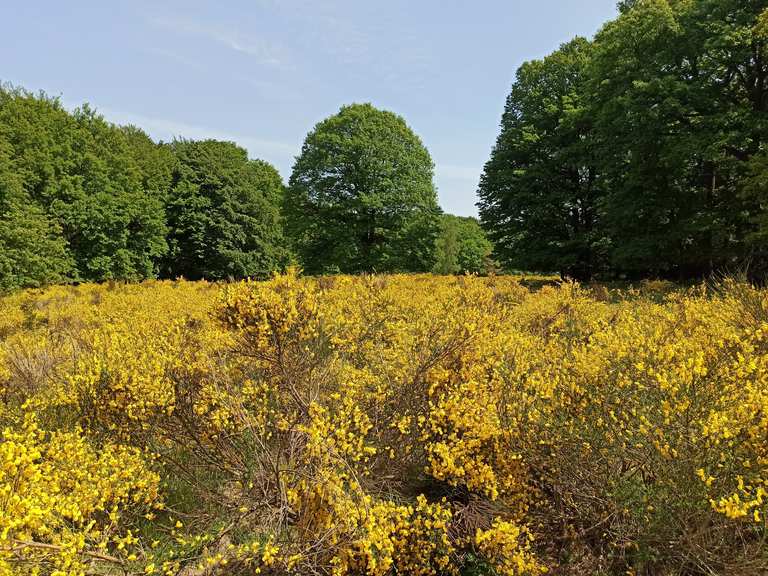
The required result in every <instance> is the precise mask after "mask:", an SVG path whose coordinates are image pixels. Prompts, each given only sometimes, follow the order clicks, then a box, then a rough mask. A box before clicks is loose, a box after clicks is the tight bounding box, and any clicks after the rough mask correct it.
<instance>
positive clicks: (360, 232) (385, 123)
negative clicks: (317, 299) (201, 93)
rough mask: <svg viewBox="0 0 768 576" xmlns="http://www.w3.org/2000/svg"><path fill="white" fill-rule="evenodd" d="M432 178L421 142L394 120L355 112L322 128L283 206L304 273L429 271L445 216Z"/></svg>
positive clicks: (361, 107)
mask: <svg viewBox="0 0 768 576" xmlns="http://www.w3.org/2000/svg"><path fill="white" fill-rule="evenodd" d="M432 176H433V165H432V160H431V158H430V156H429V153H428V152H427V150H426V148H425V147H424V145H423V144H422V142H421V140H420V139H419V138H418V137H417V136H416V135H415V134H414V133H413V131H411V129H410V128H409V127H408V126H407V125H406V123H405V121H404V120H403V119H402V118H401V117H399V116H397V115H395V114H393V113H391V112H386V111H382V110H377V109H376V108H374V107H373V106H371V105H370V104H355V105H351V106H345V107H343V108H342V109H341V110H340V112H339V113H338V114H336V115H334V116H331V117H330V118H328V119H326V120H324V121H322V122H320V123H319V124H318V125H317V126H315V128H314V130H313V131H312V132H310V133H309V134H308V135H307V138H306V140H305V141H304V145H303V147H302V150H301V154H300V155H299V157H298V158H297V160H296V164H295V165H294V168H293V174H292V175H291V179H290V184H289V189H288V193H287V195H286V202H285V211H286V218H287V225H288V232H289V234H290V236H291V238H292V240H293V242H294V245H295V248H296V250H297V252H298V255H299V256H300V258H301V262H302V265H303V266H304V268H305V270H306V271H308V272H311V273H322V272H333V271H339V272H359V271H377V272H387V271H425V270H429V269H430V268H431V267H432V264H433V261H434V255H433V253H434V241H435V236H436V233H437V228H438V223H439V214H440V209H439V207H438V205H437V195H436V192H435V187H434V185H433V183H432Z"/></svg>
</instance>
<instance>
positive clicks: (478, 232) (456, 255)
mask: <svg viewBox="0 0 768 576" xmlns="http://www.w3.org/2000/svg"><path fill="white" fill-rule="evenodd" d="M492 252H493V244H491V242H490V241H489V240H488V238H487V237H486V235H485V232H484V231H483V229H482V228H481V227H480V223H479V222H478V221H477V220H476V219H475V218H462V217H460V216H454V215H452V214H443V216H442V219H441V222H440V234H439V235H438V237H437V240H436V241H435V260H436V262H435V265H434V268H433V271H434V272H435V273H436V274H464V273H466V272H470V273H472V274H487V273H488V272H490V271H491V270H492V269H493V261H492V260H491V253H492Z"/></svg>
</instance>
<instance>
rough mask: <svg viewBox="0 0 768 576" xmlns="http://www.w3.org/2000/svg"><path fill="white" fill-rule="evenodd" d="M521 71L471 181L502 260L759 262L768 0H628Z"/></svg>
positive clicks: (597, 268)
mask: <svg viewBox="0 0 768 576" xmlns="http://www.w3.org/2000/svg"><path fill="white" fill-rule="evenodd" d="M619 9H620V14H619V16H618V17H617V18H616V19H615V20H613V21H611V22H609V23H608V24H606V25H605V26H604V27H603V28H602V29H601V30H600V31H599V33H598V34H597V35H596V37H595V38H594V40H593V41H588V40H586V39H584V38H576V39H574V40H573V41H571V42H569V43H567V44H564V45H563V46H561V47H560V48H559V49H558V50H556V51H555V52H553V53H552V54H550V55H549V56H547V57H545V58H543V59H541V60H534V61H531V62H527V63H525V64H523V65H522V66H521V67H520V68H519V69H518V71H517V75H516V79H515V81H514V83H513V86H512V90H511V92H510V94H509V97H508V98H507V102H506V106H505V110H504V114H503V117H502V120H501V133H500V135H499V137H498V140H497V142H496V145H495V148H494V150H493V152H492V154H491V158H490V160H489V161H488V163H487V164H486V166H485V170H484V173H483V176H482V179H481V183H480V187H479V198H480V200H479V203H478V207H479V212H480V217H481V220H482V223H483V226H484V227H485V229H486V230H487V231H488V233H489V236H490V238H491V239H492V241H493V242H494V244H495V249H496V255H497V257H498V258H499V260H500V261H501V262H502V263H503V264H504V265H506V266H510V267H515V268H523V269H535V270H548V271H560V272H561V273H562V274H563V275H568V276H572V277H575V278H580V279H589V278H592V277H595V276H604V277H606V276H607V277H617V276H623V277H629V278H633V277H645V276H658V277H670V278H692V277H702V276H706V275H709V274H711V273H713V272H718V271H730V272H733V271H736V270H739V271H742V270H744V269H749V270H750V271H751V272H752V273H754V274H760V275H762V274H764V273H765V272H766V271H767V270H768V251H766V248H765V246H766V244H765V241H766V238H768V210H766V208H767V207H768V148H767V147H766V144H767V142H766V141H767V140H768V133H767V132H766V129H768V114H767V113H768V48H767V46H768V2H766V1H765V0H692V1H691V0H624V1H623V2H621V3H620V4H619Z"/></svg>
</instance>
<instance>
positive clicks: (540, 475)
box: [0, 272, 768, 576]
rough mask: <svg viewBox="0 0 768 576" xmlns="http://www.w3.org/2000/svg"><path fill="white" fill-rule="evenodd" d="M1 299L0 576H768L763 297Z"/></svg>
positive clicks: (190, 288)
mask: <svg viewBox="0 0 768 576" xmlns="http://www.w3.org/2000/svg"><path fill="white" fill-rule="evenodd" d="M542 284H543V285H538V286H536V287H535V288H533V289H531V288H529V287H526V286H525V285H523V283H522V282H521V281H520V280H519V279H517V278H514V277H504V276H500V277H490V278H477V277H457V278H454V277H450V278H449V277H437V276H429V275H424V276H361V277H347V276H338V277H326V278H303V277H299V276H297V274H296V273H294V272H289V273H287V274H285V275H282V276H276V277H275V278H274V279H272V280H270V281H268V282H244V283H236V284H227V285H213V284H207V283H204V282H197V283H190V282H183V281H180V282H147V283H144V284H140V285H122V284H105V285H99V286H97V285H82V286H77V287H73V286H60V287H53V288H49V289H45V290H34V291H27V292H22V293H17V294H14V295H10V296H6V297H5V298H2V299H0V427H1V428H2V436H1V437H0V576H22V575H24V576H26V575H30V574H31V575H40V576H43V575H54V576H75V575H86V574H88V575H118V574H119V575H124V576H126V575H149V574H157V575H168V576H172V575H178V576H202V575H209V574H222V575H240V574H243V575H245V574H248V575H251V574H263V575H270V574H273V575H277V574H297V575H326V574H327V575H333V576H385V575H402V576H405V575H413V576H444V575H445V576H448V575H460V574H461V575H497V576H517V575H520V576H522V575H529V576H533V575H539V574H544V573H548V574H564V575H565V574H567V575H599V574H605V575H612V574H617V575H618V574H622V575H627V574H629V575H655V574H669V575H672V574H679V575H683V574H690V575H705V574H707V575H710V574H744V575H747V574H760V573H765V571H766V570H768V546H767V545H766V536H767V535H768V533H767V531H766V514H767V513H768V510H766V508H767V507H768V500H766V495H768V354H767V352H768V291H765V290H761V289H757V288H752V287H750V286H748V285H744V284H739V283H737V282H732V281H726V282H723V283H721V284H718V285H716V286H713V285H710V286H701V287H696V288H687V289H670V288H669V287H667V286H665V285H658V286H657V285H654V284H646V285H644V286H642V287H641V288H640V289H637V290H632V289H626V290H609V289H608V288H605V287H580V286H578V285H575V284H570V283H556V282H551V283H549V284H547V283H542Z"/></svg>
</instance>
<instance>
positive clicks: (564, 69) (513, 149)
mask: <svg viewBox="0 0 768 576" xmlns="http://www.w3.org/2000/svg"><path fill="white" fill-rule="evenodd" d="M590 51H591V46H590V44H589V42H587V41H586V40H584V39H581V38H577V39H576V40H574V41H572V42H570V43H569V44H566V45H564V46H562V47H561V48H560V49H559V50H558V51H557V52H555V53H554V54H552V55H551V56H548V57H547V58H545V59H544V60H536V61H532V62H528V63H526V64H524V65H523V66H522V67H521V68H520V69H519V70H518V72H517V77H516V80H515V83H514V85H513V86H512V92H511V93H510V95H509V97H508V98H507V104H506V107H505V109H504V115H503V117H502V120H501V134H500V135H499V138H498V141H497V143H496V147H495V148H494V150H493V153H492V154H491V159H490V160H489V161H488V163H487V164H486V166H485V171H484V173H483V176H482V179H481V182H480V191H479V196H480V202H479V204H478V206H479V208H480V217H481V219H482V222H483V225H484V226H485V227H486V229H487V230H488V232H489V236H490V237H491V239H492V240H493V242H494V245H495V247H496V251H497V252H496V253H497V256H498V257H499V258H500V259H501V260H502V261H503V262H504V263H505V264H506V265H507V266H509V267H512V268H522V269H529V270H530V269H533V270H560V271H562V272H564V273H567V274H569V275H572V276H576V277H580V278H583V277H589V276H591V275H592V273H593V272H594V271H595V270H596V269H597V268H598V267H599V266H600V256H601V253H600V250H601V242H602V238H601V236H600V232H599V228H598V226H597V224H598V222H597V218H598V213H597V203H598V201H599V199H600V196H601V193H602V190H601V187H600V181H599V178H598V172H597V169H596V167H595V156H594V151H593V148H594V146H593V143H592V140H591V123H590V120H589V117H588V116H587V114H586V113H585V109H584V105H585V103H584V94H583V93H584V74H585V68H586V65H587V63H588V62H589V54H590Z"/></svg>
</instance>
